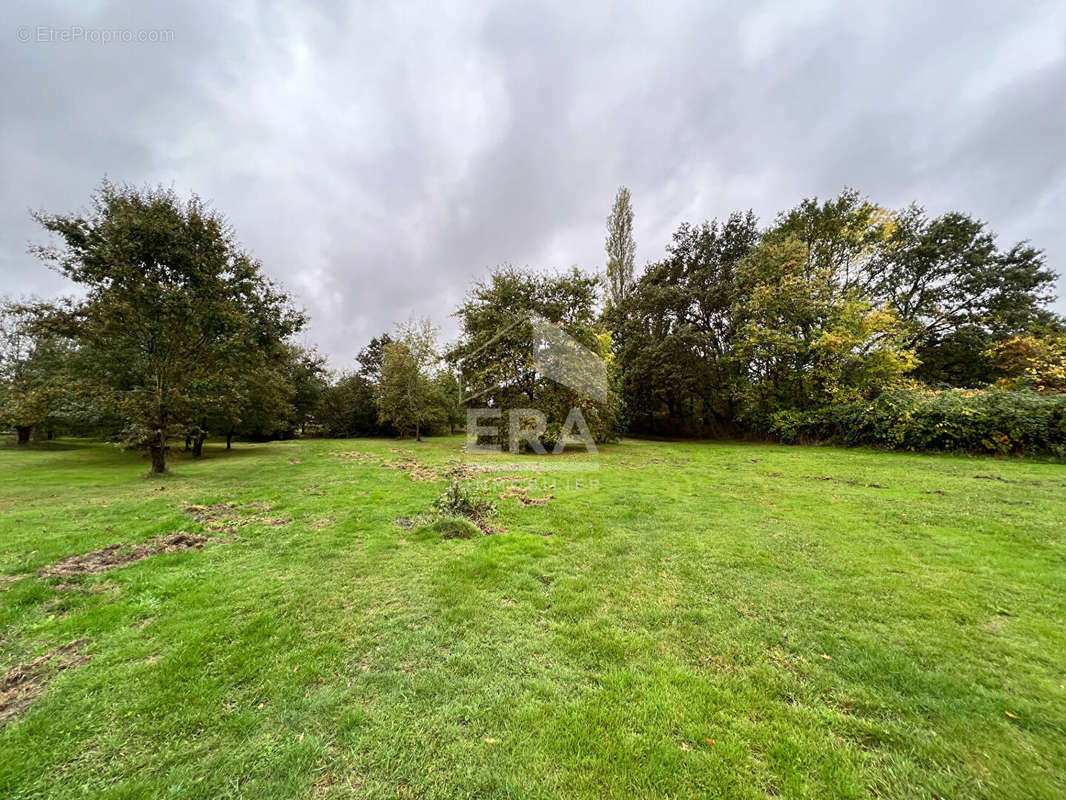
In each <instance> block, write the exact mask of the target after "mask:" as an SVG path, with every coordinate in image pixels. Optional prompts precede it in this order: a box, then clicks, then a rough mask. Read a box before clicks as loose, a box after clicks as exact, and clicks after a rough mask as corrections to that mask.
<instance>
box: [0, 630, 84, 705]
mask: <svg viewBox="0 0 1066 800" xmlns="http://www.w3.org/2000/svg"><path fill="white" fill-rule="evenodd" d="M88 643H89V640H88V639H78V640H76V641H73V642H70V643H69V644H65V645H63V646H62V647H58V648H56V649H55V650H52V651H51V652H49V653H45V654H44V655H43V656H39V657H38V658H35V659H34V660H33V661H31V662H29V663H28V664H19V665H18V666H15V667H12V668H11V669H9V670H8V671H7V672H5V673H4V675H3V677H0V724H3V723H4V722H6V721H7V720H9V719H10V718H11V717H13V716H15V715H16V714H18V713H20V712H22V711H23V710H25V709H26V707H27V706H29V704H30V703H32V702H33V700H34V698H35V697H37V695H39V694H40V693H41V691H42V690H43V689H44V687H45V685H46V684H47V683H48V681H49V680H51V679H52V677H53V676H54V675H55V674H56V673H57V672H60V671H62V670H65V669H69V668H70V667H75V666H77V665H79V664H84V663H85V662H87V661H88V660H89V656H86V655H82V653H81V649H82V648H83V647H84V646H85V645H86V644H88Z"/></svg>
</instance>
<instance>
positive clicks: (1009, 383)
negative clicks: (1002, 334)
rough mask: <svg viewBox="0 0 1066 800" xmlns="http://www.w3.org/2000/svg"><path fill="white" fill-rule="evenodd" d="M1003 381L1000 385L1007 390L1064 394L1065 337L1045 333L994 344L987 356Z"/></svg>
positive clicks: (1064, 334) (1065, 378)
mask: <svg viewBox="0 0 1066 800" xmlns="http://www.w3.org/2000/svg"><path fill="white" fill-rule="evenodd" d="M988 356H989V357H990V358H992V359H993V360H994V361H995V363H996V366H997V367H998V368H999V369H1000V371H1001V372H1002V373H1003V375H1004V377H1003V379H1002V380H1001V381H1000V384H1001V385H1003V386H1005V387H1009V388H1029V389H1034V390H1036V391H1038V392H1042V391H1051V392H1066V333H1064V332H1061V331H1051V332H1046V333H1044V335H1042V336H1011V337H1009V338H1007V339H1004V340H1002V341H1000V342H997V343H996V344H995V345H994V346H993V347H992V348H991V349H990V350H989V353H988Z"/></svg>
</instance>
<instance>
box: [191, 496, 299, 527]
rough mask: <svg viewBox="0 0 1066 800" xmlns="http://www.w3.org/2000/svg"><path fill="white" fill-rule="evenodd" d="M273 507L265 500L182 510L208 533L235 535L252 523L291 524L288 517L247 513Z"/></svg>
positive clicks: (223, 503)
mask: <svg viewBox="0 0 1066 800" xmlns="http://www.w3.org/2000/svg"><path fill="white" fill-rule="evenodd" d="M274 507H275V506H274V504H273V503H268V502H266V501H265V500H257V501H255V502H252V503H246V504H244V505H243V506H238V505H237V504H236V503H232V502H228V501H227V502H222V503H215V504H214V505H210V506H195V505H187V506H185V507H184V510H185V513H186V514H190V515H191V516H192V518H193V519H194V520H195V521H196V522H199V523H200V524H201V525H203V526H204V527H205V528H207V529H208V530H209V531H214V532H218V533H236V532H237V529H238V528H241V527H244V526H245V525H250V524H251V523H253V522H259V523H262V524H264V525H272V526H274V527H278V526H281V525H288V524H289V523H290V522H292V519H291V518H290V517H261V516H257V515H255V514H249V513H248V512H249V511H259V512H265V511H272V510H273V509H274Z"/></svg>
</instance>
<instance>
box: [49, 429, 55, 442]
mask: <svg viewBox="0 0 1066 800" xmlns="http://www.w3.org/2000/svg"><path fill="white" fill-rule="evenodd" d="M55 438H56V432H55V431H48V441H52V440H53V439H55Z"/></svg>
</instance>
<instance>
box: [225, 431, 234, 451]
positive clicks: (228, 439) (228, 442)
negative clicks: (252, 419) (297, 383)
mask: <svg viewBox="0 0 1066 800" xmlns="http://www.w3.org/2000/svg"><path fill="white" fill-rule="evenodd" d="M231 444H233V431H230V432H229V433H227V434H226V449H227V450H229V449H230V445H231Z"/></svg>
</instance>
